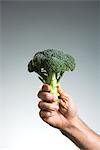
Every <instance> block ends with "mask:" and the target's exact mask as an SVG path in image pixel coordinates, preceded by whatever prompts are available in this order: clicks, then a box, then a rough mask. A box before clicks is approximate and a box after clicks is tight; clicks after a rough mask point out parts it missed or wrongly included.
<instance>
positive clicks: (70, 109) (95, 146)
mask: <svg viewBox="0 0 100 150" xmlns="http://www.w3.org/2000/svg"><path fill="white" fill-rule="evenodd" d="M58 92H59V95H60V103H59V104H57V103H55V99H56V97H55V96H53V95H51V94H50V86H49V85H47V84H44V85H43V86H42V89H41V91H39V93H38V97H39V98H40V102H39V104H38V107H39V108H40V112H39V115H40V117H41V118H42V120H43V121H45V122H46V123H48V124H49V125H50V126H52V127H54V128H57V129H59V130H60V131H61V133H62V134H63V135H65V136H66V137H68V138H69V139H70V140H71V141H72V142H73V143H74V144H76V146H77V147H79V148H80V149H81V150H100V136H99V135H98V134H96V133H95V132H94V131H93V130H91V129H90V128H89V127H88V126H87V125H86V124H85V123H84V122H83V121H82V120H81V119H80V118H79V117H78V114H77V109H76V106H75V104H74V102H73V100H72V98H71V96H70V95H69V94H68V93H67V92H64V91H63V89H62V88H61V87H60V86H59V87H58Z"/></svg>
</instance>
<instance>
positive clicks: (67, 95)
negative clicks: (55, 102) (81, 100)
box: [58, 86, 70, 102]
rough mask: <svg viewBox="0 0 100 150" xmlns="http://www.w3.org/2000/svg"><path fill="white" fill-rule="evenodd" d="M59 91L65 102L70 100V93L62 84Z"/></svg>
mask: <svg viewBox="0 0 100 150" xmlns="http://www.w3.org/2000/svg"><path fill="white" fill-rule="evenodd" d="M58 93H59V94H60V96H59V97H60V99H62V100H63V101H64V102H66V101H69V98H70V95H69V94H68V93H67V92H65V91H64V90H63V89H62V88H61V86H59V87H58Z"/></svg>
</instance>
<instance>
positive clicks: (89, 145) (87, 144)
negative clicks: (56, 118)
mask: <svg viewBox="0 0 100 150" xmlns="http://www.w3.org/2000/svg"><path fill="white" fill-rule="evenodd" d="M61 132H62V134H64V135H65V136H66V137H68V138H69V139H70V140H71V141H72V142H73V143H75V144H76V145H77V146H78V147H79V148H80V149H81V150H100V136H99V135H97V134H96V133H95V132H94V131H93V130H91V129H90V128H89V127H88V126H87V125H86V124H85V123H84V122H83V121H82V120H81V119H80V118H79V117H76V118H75V119H74V120H73V121H72V122H71V124H70V125H69V127H67V128H65V129H63V130H61Z"/></svg>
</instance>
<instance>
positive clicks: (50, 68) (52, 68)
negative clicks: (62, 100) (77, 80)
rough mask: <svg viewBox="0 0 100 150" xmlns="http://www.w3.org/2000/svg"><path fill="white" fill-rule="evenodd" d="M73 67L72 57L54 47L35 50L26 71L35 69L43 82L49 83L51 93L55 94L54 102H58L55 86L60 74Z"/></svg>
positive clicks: (58, 81) (57, 83) (58, 82)
mask: <svg viewBox="0 0 100 150" xmlns="http://www.w3.org/2000/svg"><path fill="white" fill-rule="evenodd" d="M74 69H75V60H74V58H73V57H72V56H71V55H69V54H65V53H64V52H63V51H60V50H55V49H47V50H44V51H40V52H37V53H36V54H35V55H34V56H33V59H32V60H31V61H30V62H29V63H28V71H29V72H33V71H35V72H36V73H37V74H39V79H40V80H41V81H42V82H43V83H47V84H49V85H50V87H51V88H50V89H51V91H50V92H51V94H53V95H55V96H57V100H56V102H59V99H58V96H59V94H58V91H57V86H58V85H59V84H60V79H61V77H62V75H63V74H64V72H65V71H73V70H74Z"/></svg>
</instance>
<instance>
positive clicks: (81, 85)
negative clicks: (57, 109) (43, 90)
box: [0, 2, 100, 150]
mask: <svg viewBox="0 0 100 150" xmlns="http://www.w3.org/2000/svg"><path fill="white" fill-rule="evenodd" d="M99 17H100V2H2V20H1V21H2V53H1V54H0V61H2V62H0V64H1V65H2V66H1V72H0V74H1V75H2V78H1V76H0V85H1V87H2V91H1V93H2V96H3V97H2V98H1V102H0V104H1V105H0V106H1V108H0V111H1V114H2V117H0V118H1V119H2V120H1V124H0V126H1V140H0V142H1V143H0V148H1V149H9V150H27V149H29V150H33V149H41V150H46V149H47V147H48V150H49V149H58V150H60V149H63V150H66V149H67V148H68V150H76V149H77V148H76V147H75V146H74V144H72V142H70V141H69V140H68V139H67V138H65V137H64V136H63V135H61V133H60V132H59V131H58V130H56V129H53V128H51V127H50V126H48V125H47V124H45V123H44V122H43V121H42V120H41V119H40V118H39V115H38V112H39V109H38V107H37V104H38V101H39V100H38V98H37V96H36V95H37V93H38V91H39V89H40V87H41V85H42V83H41V82H40V81H39V80H38V78H37V75H36V74H35V73H32V74H30V73H28V71H27V64H28V62H29V60H30V59H31V58H32V56H33V54H34V53H35V52H37V51H39V50H44V49H47V48H56V49H63V50H64V51H65V52H66V53H69V54H72V55H73V56H74V57H75V58H76V64H77V65H76V70H75V71H74V72H73V73H65V75H64V76H63V78H62V80H61V85H62V87H63V88H64V89H65V91H68V92H69V93H70V94H71V95H72V97H73V100H74V101H75V103H76V105H77V108H78V114H79V116H80V117H81V118H82V119H83V120H84V121H85V122H86V123H87V124H88V126H89V127H91V128H92V129H93V130H94V131H96V132H98V133H99V131H100V117H99V114H100V93H99V89H100V85H99V84H100V78H99V77H100V68H99V65H100V60H99V58H100V42H99V41H100V28H99V26H100V18H99ZM0 52H1V51H0ZM1 56H2V57H1Z"/></svg>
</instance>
